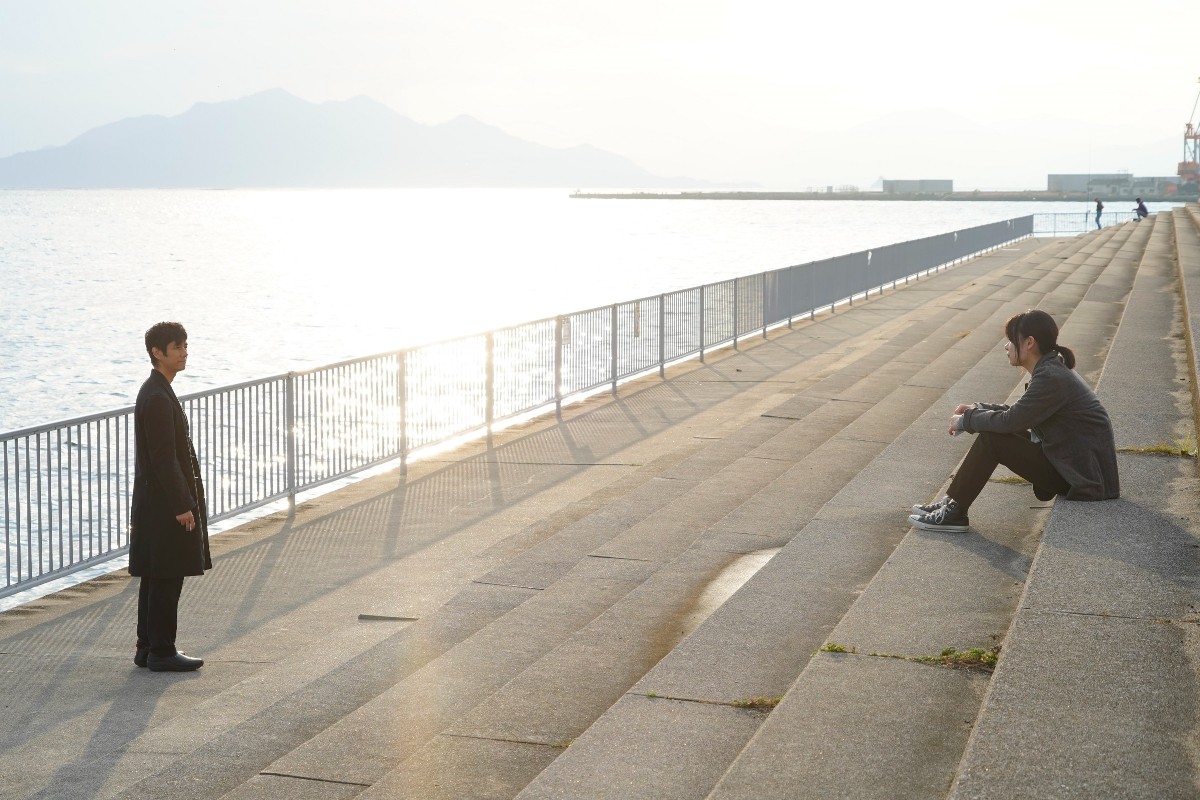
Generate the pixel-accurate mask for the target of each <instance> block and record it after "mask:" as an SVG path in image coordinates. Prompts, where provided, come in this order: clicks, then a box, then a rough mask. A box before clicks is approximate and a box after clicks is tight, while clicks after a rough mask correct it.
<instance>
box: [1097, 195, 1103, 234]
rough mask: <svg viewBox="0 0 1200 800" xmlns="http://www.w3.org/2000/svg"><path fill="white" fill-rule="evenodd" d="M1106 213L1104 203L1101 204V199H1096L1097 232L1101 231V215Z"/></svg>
mask: <svg viewBox="0 0 1200 800" xmlns="http://www.w3.org/2000/svg"><path fill="white" fill-rule="evenodd" d="M1102 211H1104V203H1101V202H1100V198H1099V197H1097V198H1096V230H1100V213H1101V212H1102Z"/></svg>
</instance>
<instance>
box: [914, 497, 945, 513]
mask: <svg viewBox="0 0 1200 800" xmlns="http://www.w3.org/2000/svg"><path fill="white" fill-rule="evenodd" d="M949 502H950V495H946V496H945V497H943V498H942V499H941V500H934V501H933V502H932V503H926V504H925V505H923V506H919V505H914V506H913V507H912V511H913V513H914V514H917V515H918V516H919V515H921V514H929V513H932V512H934V511H937V510H938V509H939V508H941V507H942V506H944V505H946V503H949Z"/></svg>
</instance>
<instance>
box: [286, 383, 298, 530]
mask: <svg viewBox="0 0 1200 800" xmlns="http://www.w3.org/2000/svg"><path fill="white" fill-rule="evenodd" d="M283 386H284V389H283V403H284V414H283V416H284V422H283V424H284V427H285V430H286V431H287V440H286V443H285V447H286V450H287V452H286V457H285V458H284V478H283V479H284V483H286V484H287V487H286V488H287V493H288V512H289V513H295V511H296V373H294V372H289V373H288V374H287V378H286V380H285V381H284V384H283Z"/></svg>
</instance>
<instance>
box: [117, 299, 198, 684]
mask: <svg viewBox="0 0 1200 800" xmlns="http://www.w3.org/2000/svg"><path fill="white" fill-rule="evenodd" d="M146 352H147V353H148V354H149V355H150V363H151V364H153V365H154V369H153V371H152V372H151V373H150V377H149V378H147V379H146V382H145V383H143V384H142V388H141V390H140V391H139V392H138V396H137V405H136V406H135V407H134V412H133V425H134V442H135V445H136V448H137V450H136V461H135V466H134V476H133V507H132V508H131V509H130V512H129V520H130V522H129V574H130V575H133V576H135V577H140V578H141V579H142V580H141V589H140V591H139V592H138V620H137V649H136V650H135V651H134V656H133V663H134V664H136V665H137V666H139V667H149V668H150V669H151V670H152V671H154V672H189V671H191V670H194V669H199V668H200V667H201V666H203V665H204V661H203V660H202V659H199V658H191V657H189V656H186V655H184V654H183V653H181V652H179V651H178V650H177V649H176V648H175V632H176V629H177V627H178V617H179V595H180V593H181V592H182V591H183V579H184V578H185V577H186V576H188V575H203V574H204V571H205V570H207V569H212V557H211V556H210V554H209V550H208V512H207V510H206V508H205V502H204V486H203V485H202V484H201V483H200V463H199V461H198V460H197V459H196V451H195V449H194V448H193V447H192V440H191V436H190V435H189V433H188V421H187V417H185V416H184V414H183V406H181V405H180V404H179V399H178V398H177V397H176V396H175V392H174V390H173V389H172V388H171V382H172V381H173V380H175V376H176V375H177V374H179V373H180V372H182V371H183V370H184V368H185V367H186V366H187V356H188V349H187V331H186V330H184V329H183V326H182V325H180V324H179V323H178V322H160V323H158V324H157V325H154V326H153V327H151V328H150V330H148V331H146Z"/></svg>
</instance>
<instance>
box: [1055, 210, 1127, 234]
mask: <svg viewBox="0 0 1200 800" xmlns="http://www.w3.org/2000/svg"><path fill="white" fill-rule="evenodd" d="M1136 217H1137V214H1135V213H1134V212H1132V211H1108V210H1105V211H1104V213H1102V214H1101V215H1100V226H1101V227H1103V228H1108V227H1111V226H1113V225H1120V224H1122V223H1125V222H1129V221H1130V220H1131V219H1134V218H1136ZM1094 230H1096V212H1095V211H1088V212H1083V211H1077V212H1059V213H1055V214H1034V215H1033V235H1034V236H1075V235H1076V234H1080V233H1091V232H1092V231H1094Z"/></svg>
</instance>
